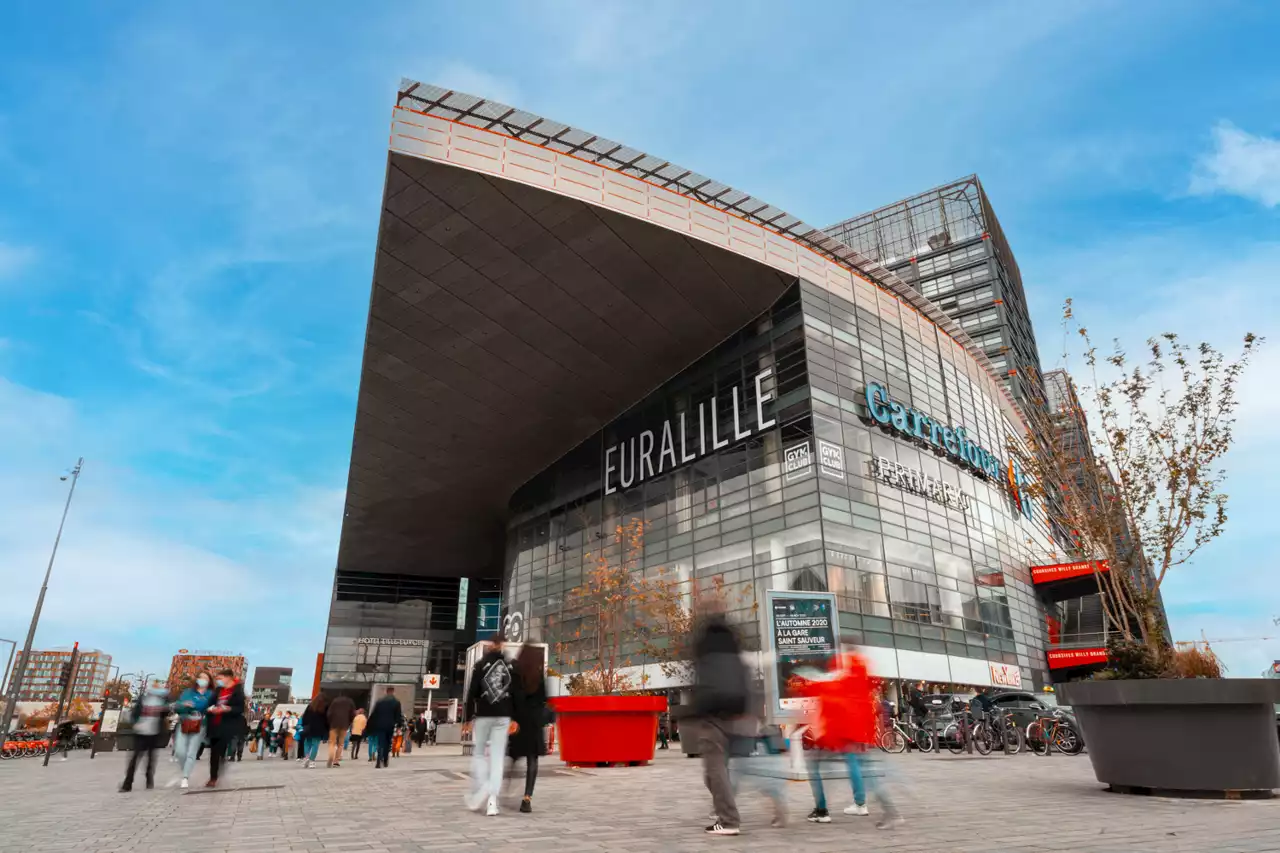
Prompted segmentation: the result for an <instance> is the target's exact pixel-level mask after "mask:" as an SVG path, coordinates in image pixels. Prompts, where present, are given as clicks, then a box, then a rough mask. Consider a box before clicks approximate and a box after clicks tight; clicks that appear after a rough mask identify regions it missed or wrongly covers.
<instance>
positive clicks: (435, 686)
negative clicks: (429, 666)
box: [422, 672, 440, 690]
mask: <svg viewBox="0 0 1280 853" xmlns="http://www.w3.org/2000/svg"><path fill="white" fill-rule="evenodd" d="M422 689H423V690H439V689H440V676H439V675H437V674H435V673H434V672H431V673H427V674H426V675H424V676H422Z"/></svg>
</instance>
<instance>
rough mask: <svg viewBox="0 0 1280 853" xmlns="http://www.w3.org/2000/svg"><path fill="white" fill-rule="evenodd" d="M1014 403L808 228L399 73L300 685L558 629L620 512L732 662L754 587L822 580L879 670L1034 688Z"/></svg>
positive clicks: (571, 132) (454, 675) (969, 354)
mask: <svg viewBox="0 0 1280 853" xmlns="http://www.w3.org/2000/svg"><path fill="white" fill-rule="evenodd" d="M922 248H923V250H924V251H925V252H926V253H927V252H928V251H929V246H928V245H926V246H924V247H922ZM940 250H941V249H940ZM1018 406H1019V403H1017V402H1015V400H1014V399H1013V398H1012V397H1011V396H1010V394H1009V391H1008V390H1007V388H1006V387H1005V385H1003V384H1002V383H1001V381H1000V378H999V377H997V376H996V375H995V373H994V371H993V368H992V365H991V363H990V361H989V360H988V357H987V355H986V354H985V353H984V351H983V349H982V347H980V346H979V345H977V344H976V343H975V342H974V341H973V340H971V339H970V337H969V336H968V335H967V334H966V333H965V331H964V330H963V329H962V328H961V326H960V325H959V324H958V323H956V322H955V321H954V320H952V319H951V318H950V317H948V315H947V314H946V313H944V312H943V310H941V309H940V308H939V307H938V306H937V305H935V304H934V303H932V302H931V301H930V300H929V299H928V298H926V297H925V296H924V295H923V294H922V293H920V292H918V291H917V290H916V289H913V288H912V287H911V286H909V285H907V284H906V283H904V282H903V280H902V279H901V278H899V277H898V275H896V274H895V273H894V272H891V271H890V270H888V269H886V268H885V267H884V266H881V265H880V264H879V263H877V262H875V261H872V260H871V259H869V258H868V257H866V256H864V255H861V254H859V253H857V252H855V251H854V250H853V249H851V248H849V247H848V246H846V245H845V244H843V243H841V242H839V241H837V240H836V239H834V238H832V237H831V236H829V235H828V234H827V233H825V232H824V231H821V230H818V229H815V228H813V227H811V226H809V225H806V224H805V223H804V222H802V221H800V220H799V219H797V218H795V217H794V216H791V215H790V214H788V213H786V212H785V211H782V210H779V209H777V208H775V207H772V206H770V205H768V204H766V203H764V202H762V201H759V200H758V199H755V198H753V197H751V196H749V195H747V194H746V193H744V192H741V191H739V190H736V189H734V188H732V187H729V186H726V185H724V184H721V183H718V182H716V181H714V180H712V179H710V178H707V177H704V176H702V175H699V174H697V173H694V172H692V171H690V170H688V169H684V168H681V167H678V166H676V165H674V164H672V163H670V162H668V161H666V160H663V159H662V158H660V157H655V156H652V155H648V154H645V153H644V152H641V151H637V150H635V149H632V148H628V147H626V146H625V145H622V144H619V143H616V142H612V141H609V140H607V139H604V138H602V137H598V136H595V135H593V134H591V133H588V132H586V131H582V130H578V129H576V128H573V127H568V126H566V125H563V124H559V123H557V122H554V121H551V120H549V119H545V118H541V117H539V116H537V115H533V114H531V113H527V112H523V111H521V110H518V109H515V108H513V107H508V106H506V105H502V104H498V103H494V102H492V101H485V100H482V99H480V98H477V97H473V96H469V95H464V94H461V93H457V92H451V91H447V90H444V89H440V88H437V87H433V86H428V85H425V84H420V83H414V82H411V81H405V82H404V83H403V85H402V86H401V91H400V92H399V95H398V98H397V103H396V106H395V109H394V112H393V117H392V122H391V133H390V153H389V157H388V163H387V177H386V186H385V190H384V198H383V210H382V218H381V223H380V228H379V235H378V246H377V260H376V265H375V272H374V282H373V294H372V300H371V306H370V312H369V325H368V334H367V339H366V345H365V353H364V366H363V372H362V375H361V384H360V394H359V405H358V414H357V418H356V427H355V437H354V442H353V448H352V461H351V474H350V482H349V486H348V495H347V502H346V516H345V519H344V523H343V530H342V540H341V545H340V550H339V559H338V567H337V575H336V581H335V585H334V595H333V602H332V609H331V613H330V619H329V628H328V636H327V638H326V643H325V651H324V663H323V672H322V677H321V681H322V685H323V686H325V687H327V688H340V687H347V688H356V687H360V688H362V689H363V688H365V687H367V686H370V685H372V684H373V683H379V682H387V683H394V684H399V685H404V686H405V688H407V689H410V690H413V691H414V692H416V693H417V694H418V695H419V696H421V694H422V692H423V691H422V690H421V688H416V690H415V686H416V685H417V684H418V683H419V681H420V679H421V676H422V674H424V673H437V674H441V675H442V676H443V677H444V681H445V685H444V693H445V695H450V694H451V695H456V693H457V689H458V686H459V685H460V681H461V675H462V673H461V669H460V667H461V656H462V652H463V650H464V649H465V647H466V646H467V645H468V644H470V643H471V642H473V641H474V640H475V638H476V636H477V635H478V634H479V633H481V632H484V631H487V630H489V629H490V628H494V627H497V626H498V625H499V624H504V625H506V626H507V628H508V629H509V630H511V631H514V632H516V633H521V634H522V635H523V639H525V640H530V641H535V642H546V641H548V640H550V639H552V638H551V637H550V636H549V631H548V626H549V625H551V624H553V623H555V622H556V620H557V617H558V616H559V614H560V613H561V611H562V609H563V608H564V606H565V599H566V594H567V593H568V592H569V591H570V590H572V589H573V588H574V587H575V586H577V585H579V584H580V583H581V582H582V579H583V571H584V566H586V565H587V564H588V563H589V560H590V556H589V555H590V554H592V553H595V552H599V551H600V549H602V548H608V547H610V540H611V539H612V535H613V531H614V530H615V529H616V528H617V526H618V525H620V524H624V523H626V522H628V521H630V520H632V519H640V520H642V521H643V522H644V524H645V526H646V532H645V537H644V542H643V546H644V554H643V561H644V564H645V566H646V567H648V568H650V569H655V570H656V568H657V567H664V568H666V569H667V570H668V571H669V572H671V573H673V575H671V576H674V577H678V578H679V579H681V580H682V581H688V582H690V584H692V583H695V582H696V583H698V584H700V585H702V586H706V585H708V584H711V583H716V584H723V585H725V586H726V588H729V589H733V590H737V591H739V592H740V593H741V594H738V595H732V594H731V595H729V596H727V598H728V600H729V602H730V606H731V607H733V608H735V614H734V617H735V619H736V621H737V622H738V623H739V624H740V625H741V627H742V629H743V631H744V633H745V634H746V635H747V637H748V641H749V642H751V643H758V642H759V637H760V632H761V631H760V626H759V619H758V617H757V616H756V615H755V614H756V612H757V609H756V607H754V606H753V605H755V604H756V603H757V602H762V601H763V599H764V593H765V591H766V590H771V589H772V590H807V591H813V590H823V591H830V592H832V593H834V594H835V595H836V597H837V602H838V607H839V622H840V633H841V637H842V640H843V642H845V643H848V644H854V645H857V646H859V647H861V648H862V650H863V651H864V652H865V654H866V655H867V657H868V659H869V660H870V661H871V664H872V667H873V669H874V671H875V672H876V674H878V675H880V676H882V677H885V678H893V679H897V678H901V679H910V680H926V681H929V682H937V683H944V684H956V685H990V684H1003V685H1009V686H1021V687H1023V688H1025V689H1028V690H1029V689H1037V688H1039V687H1041V686H1042V685H1044V684H1046V683H1048V682H1049V681H1050V680H1051V678H1050V672H1049V663H1048V659H1047V657H1046V646H1047V644H1048V640H1049V636H1048V627H1047V626H1048V625H1049V624H1051V616H1050V610H1051V608H1052V605H1051V604H1050V603H1049V601H1050V598H1048V597H1046V596H1045V595H1044V593H1043V591H1040V590H1037V588H1036V586H1035V585H1034V584H1033V581H1032V573H1031V567H1033V566H1038V565H1046V564H1052V563H1056V562H1060V561H1061V560H1060V559H1059V558H1060V548H1059V547H1058V546H1057V545H1056V544H1055V542H1054V540H1053V538H1052V536H1051V535H1050V533H1049V530H1048V528H1047V526H1046V523H1045V519H1044V517H1043V512H1042V510H1041V508H1040V507H1039V506H1038V505H1037V504H1036V503H1035V502H1033V501H1030V500H1027V499H1026V496H1025V494H1024V491H1023V486H1024V483H1023V481H1022V474H1021V472H1020V471H1019V470H1018V469H1017V467H1016V466H1015V465H1014V464H1012V460H1011V459H1010V458H1009V455H1008V453H1007V451H1006V448H1007V447H1008V446H1009V442H1010V441H1015V442H1016V441H1019V440H1020V438H1021V436H1023V435H1024V432H1025V430H1026V429H1027V422H1026V420H1025V419H1024V417H1023V415H1022V414H1021V412H1020V410H1019V408H1018ZM1074 577H1075V579H1076V580H1077V581H1078V576H1074ZM499 602H500V604H499ZM499 608H501V613H502V617H501V619H500V618H499V617H498V611H499ZM654 683H656V682H654ZM438 696H439V694H438Z"/></svg>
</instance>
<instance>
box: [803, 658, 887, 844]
mask: <svg viewBox="0 0 1280 853" xmlns="http://www.w3.org/2000/svg"><path fill="white" fill-rule="evenodd" d="M799 686H800V689H801V692H802V694H803V695H805V696H809V697H812V698H813V699H816V700H817V716H816V719H815V720H814V722H813V723H811V725H810V731H809V732H806V737H807V736H808V735H809V734H810V733H812V736H813V749H812V750H810V751H809V759H808V763H809V784H810V787H812V788H813V800H814V808H813V811H812V812H810V813H809V817H808V818H807V819H808V820H809V821H810V822H811V823H831V815H830V813H829V812H828V811H827V797H826V792H825V791H824V790H823V787H822V765H823V764H824V763H825V762H828V761H842V762H843V763H844V764H845V766H846V767H847V768H848V771H849V782H850V784H851V785H852V787H853V805H851V806H849V807H848V808H846V809H845V810H844V813H845V814H847V815H866V814H868V811H867V790H866V789H867V785H866V782H867V781H868V780H869V781H870V782H871V788H872V792H873V793H874V794H875V795H876V799H877V800H879V801H880V804H881V806H882V807H883V808H884V818H883V819H881V821H880V822H879V823H877V824H876V827H877V828H878V829H892V828H893V827H895V826H897V825H899V824H901V823H902V818H901V816H900V815H899V814H898V810H897V809H896V808H895V807H894V804H893V801H892V800H891V799H890V798H889V795H888V792H887V791H886V790H885V786H884V785H883V784H881V779H880V770H879V769H878V768H868V767H864V764H865V763H866V761H867V751H868V750H869V749H870V748H871V747H872V746H873V745H874V744H875V739H876V722H875V720H876V706H875V695H874V690H873V685H872V682H871V677H870V675H869V674H868V673H867V665H866V662H865V661H863V659H862V658H861V657H859V656H858V655H856V654H852V653H845V654H841V655H838V656H836V658H835V659H834V660H833V661H832V668H831V670H830V671H829V672H826V673H822V674H818V673H814V674H813V675H812V677H811V678H808V679H803V680H802V681H801V683H800V685H799ZM864 770H865V771H868V772H865V773H864Z"/></svg>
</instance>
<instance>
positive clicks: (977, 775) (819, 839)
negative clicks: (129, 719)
mask: <svg viewBox="0 0 1280 853" xmlns="http://www.w3.org/2000/svg"><path fill="white" fill-rule="evenodd" d="M658 755H659V758H658V760H657V761H655V762H654V764H652V765H651V766H648V767H637V768H600V769H590V770H570V769H567V768H565V767H564V766H563V765H561V764H560V763H559V762H558V761H556V760H555V759H554V757H552V758H547V759H544V761H543V765H544V768H545V770H546V773H545V774H544V775H543V776H542V777H541V778H540V779H539V781H538V789H537V795H536V796H535V798H534V807H535V812H534V813H533V814H531V815H522V814H519V813H517V812H516V811H515V809H514V805H515V804H516V800H515V799H514V796H515V794H516V793H517V792H518V790H519V785H517V787H516V788H513V790H512V794H513V800H512V801H511V806H512V807H510V808H507V809H505V810H504V812H503V814H501V815H499V816H498V817H494V818H488V817H484V816H482V815H477V814H472V813H471V812H468V811H466V809H465V808H463V806H462V799H463V794H464V792H465V791H466V790H467V786H468V778H469V776H468V768H469V761H468V759H466V758H463V757H462V756H461V755H460V754H459V750H458V748H457V747H436V748H434V749H423V750H416V751H414V752H413V753H412V754H409V755H405V756H402V757H400V758H399V759H393V761H392V765H391V767H389V768H387V769H385V770H374V768H373V765H372V764H370V763H368V762H366V761H364V760H363V759H360V760H357V761H354V762H352V761H347V762H344V763H343V765H342V767H340V768H335V769H332V770H327V769H324V768H322V767H317V768H314V769H310V770H306V769H303V768H302V767H300V766H299V765H298V764H297V763H295V762H292V761H289V762H285V761H281V760H280V759H268V760H265V761H257V760H254V759H252V758H249V759H247V760H245V761H243V762H240V763H237V764H233V765H231V766H230V767H229V769H228V771H227V775H226V777H225V782H226V787H225V788H220V789H218V791H217V792H216V793H215V792H206V791H204V790H203V789H202V788H199V787H193V788H192V789H191V790H189V791H186V792H184V791H182V790H180V789H179V788H177V787H167V783H168V782H170V781H171V780H173V781H176V780H175V776H176V765H174V764H171V763H169V762H168V760H167V758H168V756H167V754H166V755H165V756H164V760H162V761H161V763H160V765H159V768H158V773H157V788H156V789H155V790H151V791H148V790H145V789H144V788H143V787H142V786H141V779H139V780H138V782H137V783H136V784H135V789H134V791H133V792H132V793H130V794H120V793H118V792H117V791H116V789H117V787H118V786H119V783H120V780H121V778H122V777H123V775H124V765H125V760H126V756H125V755H122V754H120V753H107V754H100V755H99V756H98V757H97V758H95V759H93V760H90V759H89V757H88V754H87V753H76V754H74V755H73V756H72V758H71V760H70V761H67V762H58V761H55V762H53V763H51V764H50V766H49V767H48V768H44V767H41V766H40V762H39V761H38V760H36V759H16V760H11V761H4V762H0V853H19V851H35V850H39V851H68V853H81V851H95V853H115V851H120V853H125V851H154V853H167V851H173V853H190V851H192V850H196V849H198V850H200V851H201V853H221V851H226V853H266V851H296V853H344V852H345V851H360V853H411V852H412V853H416V851H450V853H453V851H464V852H465V851H474V853H506V851H510V852H511V853H517V851H519V853H544V851H548V852H550V851H553V853H599V852H600V851H627V853H672V852H673V851H703V850H712V849H716V850H726V851H745V850H750V851H753V853H816V852H817V851H848V850H859V849H868V850H876V851H887V853H906V851H930V853H995V851H999V853H1033V851H1036V853H1038V851H1067V850H1071V851H1084V853H1144V851H1159V853H1182V851H1185V852H1186V853H1205V851H1223V853H1260V851H1280V800H1271V801H1265V802H1220V801H1197V800H1172V799H1162V798H1144V797H1129V796H1123V795H1118V794H1110V793H1107V792H1105V791H1103V790H1102V788H1101V786H1100V785H1099V784H1098V783H1097V782H1096V781H1095V780H1094V778H1093V774H1092V772H1091V770H1090V767H1089V760H1088V758H1087V757H1083V756H1082V757H1076V758H1069V757H1065V756H1054V757H1052V758H1041V757H1037V756H1031V755H1021V756H1015V757H1012V758H1007V757H1003V756H992V757H990V758H986V759H971V758H968V757H964V756H961V757H952V756H919V755H902V756H892V757H888V758H886V759H885V760H886V766H887V767H888V769H889V771H890V774H891V778H892V780H893V790H894V792H895V795H896V796H897V798H898V800H899V802H900V804H901V807H902V810H903V812H904V814H905V815H906V818H907V823H906V825H905V826H902V827H900V828H899V829H896V830H894V831H891V832H881V831H877V830H876V829H875V826H874V824H875V812H876V805H875V803H872V812H873V815H872V817H870V818H865V817H864V818H857V817H846V816H844V815H843V814H840V813H839V810H840V809H842V808H843V807H844V806H846V805H848V804H849V803H850V802H852V796H851V794H850V792H849V788H848V786H847V783H846V782H844V781H842V780H838V779H832V780H829V781H828V782H827V796H828V799H829V802H830V806H831V810H832V816H833V823H831V824H826V825H814V824H808V823H805V822H804V815H805V814H806V813H807V812H808V811H809V809H810V808H811V807H812V800H811V797H810V793H809V786H808V785H807V784H806V783H804V782H789V783H785V785H786V790H787V793H788V799H789V803H790V811H791V818H792V825H791V826H790V827H789V828H787V829H783V830H775V829H770V828H769V820H770V818H771V816H772V809H771V807H770V806H769V804H768V802H767V801H766V800H764V799H763V798H762V797H760V796H759V795H756V794H753V793H748V792H745V791H744V793H743V795H742V796H741V797H740V800H739V807H740V808H741V810H742V817H743V830H744V834H743V835H742V836H741V837H739V838H710V837H707V836H705V835H704V834H703V832H702V827H703V826H704V825H705V824H706V823H707V812H708V811H709V809H710V798H709V797H708V795H707V793H706V790H705V789H704V788H703V786H702V780H701V765H700V764H699V763H698V762H697V761H694V760H689V759H686V758H684V757H683V756H681V755H680V753H679V752H676V751H672V752H670V753H661V752H660V753H659V754H658ZM207 773H208V770H207V761H202V762H200V763H199V764H198V765H197V768H196V771H195V774H194V776H193V785H197V786H200V785H203V783H204V781H205V779H206V778H207ZM518 775H520V777H521V779H523V771H522V770H521V771H520V772H519V774H518Z"/></svg>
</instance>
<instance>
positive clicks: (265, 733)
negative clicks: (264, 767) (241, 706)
mask: <svg viewBox="0 0 1280 853" xmlns="http://www.w3.org/2000/svg"><path fill="white" fill-rule="evenodd" d="M256 728H257V730H258V760H259V761H261V760H263V759H264V758H266V757H267V750H268V749H270V748H271V717H269V716H266V715H264V716H263V717H262V719H261V720H258V722H257V726H256Z"/></svg>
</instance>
